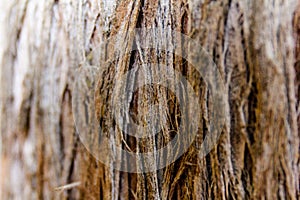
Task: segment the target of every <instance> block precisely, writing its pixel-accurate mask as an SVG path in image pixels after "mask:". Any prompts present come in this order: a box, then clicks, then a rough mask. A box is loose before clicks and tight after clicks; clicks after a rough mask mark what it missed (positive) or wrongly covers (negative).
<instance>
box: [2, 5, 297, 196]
mask: <svg viewBox="0 0 300 200" xmlns="http://www.w3.org/2000/svg"><path fill="white" fill-rule="evenodd" d="M297 5H298V2H297V1H296V0H273V1H269V0H243V1H239V0H216V1H211V0H159V1H150V0H145V1H144V0H112V1H108V0H84V1H83V0H78V1H75V0H59V1H58V0H52V1H50V0H45V1H39V0H12V1H8V0H2V1H1V11H2V13H1V15H0V17H1V27H0V30H1V36H2V37H1V39H0V42H1V47H0V61H1V70H0V72H1V73H0V75H1V113H2V114H1V144H2V145H1V147H2V150H1V171H0V175H1V177H3V178H1V181H0V186H1V193H0V195H1V199H295V200H296V199H299V198H300V187H299V179H300V176H299V171H300V166H299V131H298V130H299V126H298V125H299V110H297V106H298V104H299V81H300V78H299V72H300V69H299V55H300V51H299V46H300V45H299V44H300V43H299V41H300V39H299V38H300V34H299V27H300V18H299V16H300V15H299V13H300V12H299V7H297ZM153 27H155V28H157V29H158V30H160V31H161V32H162V33H163V35H164V39H165V41H167V42H171V41H172V35H168V34H167V32H168V31H170V30H175V31H178V32H181V33H183V34H186V35H188V36H189V37H191V38H193V39H195V40H196V41H197V42H198V43H199V45H201V46H202V47H203V48H204V49H205V50H206V51H207V52H208V54H209V55H210V56H211V57H212V59H213V61H214V62H215V63H216V65H217V67H218V69H219V71H220V72H221V75H222V78H223V79H224V80H225V91H226V100H225V102H226V105H225V107H226V110H227V111H228V112H227V115H226V118H225V126H224V128H223V130H222V133H221V135H220V138H219V140H218V144H217V145H216V146H215V147H214V148H213V149H212V151H211V152H210V153H209V154H208V155H206V156H205V157H204V158H202V157H200V156H199V146H200V145H201V143H202V142H203V139H204V137H205V135H207V134H208V131H209V127H210V123H211V121H210V106H209V90H208V87H207V86H206V84H205V83H204V81H203V80H202V79H201V76H200V75H199V74H197V73H195V72H194V71H193V70H192V67H191V66H190V65H189V63H186V62H185V60H184V59H182V58H179V57H176V56H175V55H171V54H167V53H165V54H164V52H160V53H161V55H162V56H160V57H158V56H157V55H156V54H153V52H151V51H149V52H147V51H134V52H130V48H131V45H133V43H132V36H131V34H132V31H133V30H134V29H135V28H153ZM147 34H151V33H147ZM116 35H118V37H120V40H121V41H125V42H124V45H123V46H120V48H121V49H122V50H123V51H124V52H125V55H127V57H124V59H122V60H117V61H115V62H114V63H113V64H112V65H111V66H110V68H109V70H107V71H106V72H105V76H103V77H97V79H95V80H92V82H93V83H94V84H95V85H97V87H96V93H97V94H98V96H97V95H96V97H97V98H96V100H97V107H96V113H97V117H98V119H99V120H100V122H101V123H103V124H102V125H103V126H104V125H106V126H108V127H112V128H113V129H114V130H115V132H118V130H117V127H116V126H115V124H114V123H113V120H112V119H111V116H110V115H109V113H110V110H109V108H108V105H109V102H110V98H113V96H112V95H111V93H112V91H113V90H114V89H118V88H120V86H119V85H118V83H117V82H116V81H115V77H118V76H120V75H122V74H123V73H124V72H126V70H128V69H131V68H133V67H134V66H136V65H139V64H141V62H142V61H141V60H142V59H143V61H155V62H156V63H159V64H168V65H171V66H173V68H174V69H176V70H178V71H180V72H181V73H182V74H184V75H185V76H186V77H187V78H188V79H191V80H193V81H192V83H191V84H192V86H193V88H194V89H195V90H196V91H197V94H198V96H199V102H200V108H201V112H200V113H199V115H200V122H199V123H200V124H201V126H200V127H199V131H198V133H197V137H196V139H195V141H194V142H193V144H192V145H191V146H190V147H189V149H188V151H187V152H186V153H185V154H184V155H183V156H181V157H180V158H179V159H178V160H177V161H176V162H174V163H172V164H171V165H169V166H167V167H165V168H163V169H161V170H158V171H156V172H152V173H125V172H120V171H117V170H114V169H112V168H111V167H108V166H106V165H104V164H102V163H101V162H98V161H97V160H96V159H95V158H94V157H92V156H91V155H90V154H89V152H88V151H87V150H86V149H85V147H84V146H83V145H82V143H81V142H80V140H79V138H78V136H77V134H76V129H75V126H74V120H73V115H72V105H71V102H72V98H73V96H74V95H73V94H74V91H72V84H73V82H74V79H75V78H76V77H74V74H75V70H76V69H78V68H85V67H86V65H94V66H100V67H101V63H102V62H104V61H106V60H105V59H106V58H107V54H108V53H107V52H108V50H107V49H100V52H99V51H98V50H99V49H97V47H98V46H99V45H100V44H101V43H102V42H103V41H105V40H106V39H109V38H111V37H114V36H116ZM144 37H145V39H146V38H147V35H146V33H145V35H144ZM142 41H143V40H142ZM160 45H162V44H160V43H158V44H157V47H156V48H154V50H153V51H154V52H159V49H160ZM182 48H189V47H184V46H183V47H182ZM102 51H103V52H102ZM188 51H189V52H191V53H192V52H193V51H195V49H188ZM105 55H106V56H105ZM145 71H146V73H150V71H151V67H148V68H146V69H145ZM136 77H137V75H136ZM131 81H132V80H131ZM127 84H128V85H130V84H134V83H133V82H130V80H128V83H127ZM101 88H102V89H103V88H104V89H103V91H101ZM145 90H154V91H156V92H157V93H160V94H161V95H162V96H163V97H164V98H166V99H168V100H170V101H169V102H175V103H173V104H172V103H166V105H165V107H166V108H168V109H169V113H168V114H169V115H170V116H172V117H173V118H171V119H172V120H171V121H169V124H168V128H170V127H173V128H174V129H176V128H178V127H176V125H174V124H176V120H177V118H176V114H178V113H177V111H176V109H175V107H176V98H175V97H174V95H172V94H170V93H168V92H167V91H166V90H164V89H162V88H159V87H155V88H145ZM137 96H138V100H136V102H135V103H136V104H134V105H133V111H134V110H135V108H136V109H137V108H138V107H139V106H140V105H139V104H137V102H138V101H141V99H142V100H144V99H143V98H144V97H143V96H142V94H138V95H137ZM145 98H146V99H145V100H144V101H145V102H146V104H147V102H148V103H149V101H150V102H151V100H153V99H154V97H153V96H146V97H145ZM172 109H173V110H172ZM145 113H146V111H144V113H142V114H145ZM134 114H136V116H137V113H134ZM137 118H138V116H137ZM136 120H137V121H138V120H139V119H136ZM297 122H298V123H297ZM121 136H122V134H116V135H111V137H112V138H113V139H112V140H111V141H112V142H114V144H117V145H120V146H123V147H124V148H125V147H126V145H128V147H129V148H130V149H131V150H133V151H150V150H153V149H155V148H159V147H161V146H163V145H165V144H166V143H167V142H168V141H169V140H170V138H172V134H162V136H160V137H150V138H148V140H147V141H144V140H135V139H134V138H130V137H128V136H126V137H121ZM103 156H106V155H105V154H104V155H103ZM120 159H121V158H120ZM153 159H154V161H157V160H155V159H159V158H156V157H153ZM111 162H112V164H114V163H113V162H114V161H111ZM145 164H147V163H145ZM148 164H149V163H148ZM130 165H135V163H128V167H130ZM72 183H73V185H69V186H70V187H69V188H68V184H72ZM64 185H65V186H66V188H65V189H61V188H57V187H59V186H64Z"/></svg>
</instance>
